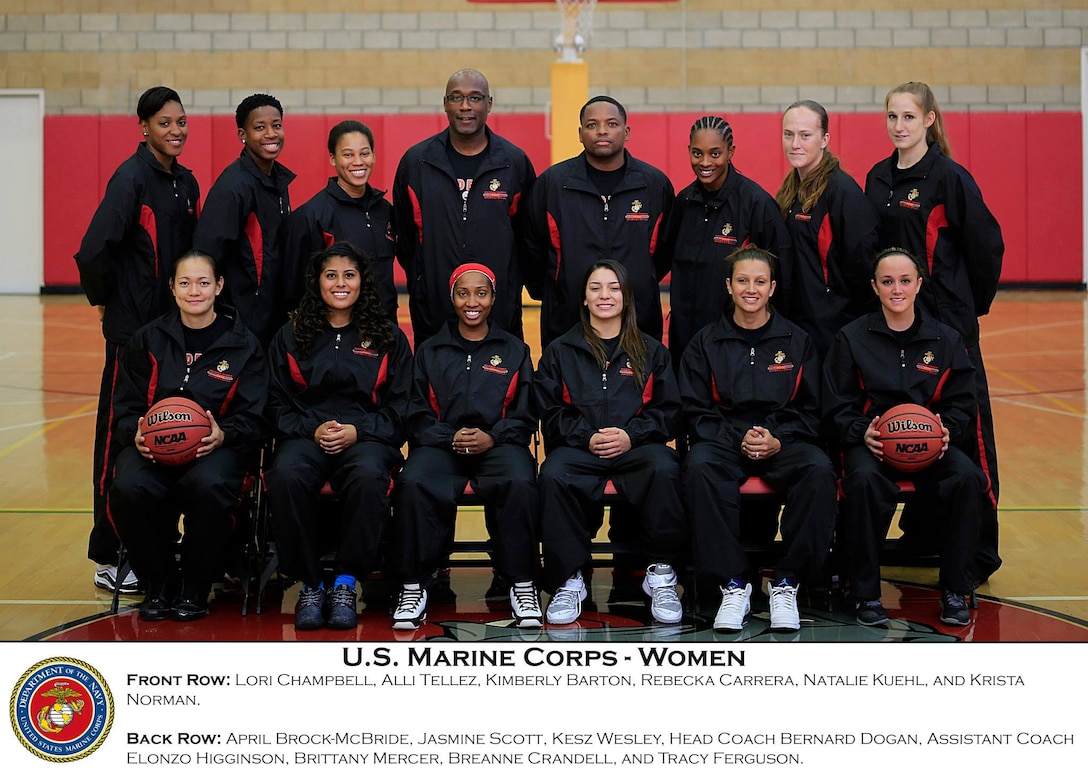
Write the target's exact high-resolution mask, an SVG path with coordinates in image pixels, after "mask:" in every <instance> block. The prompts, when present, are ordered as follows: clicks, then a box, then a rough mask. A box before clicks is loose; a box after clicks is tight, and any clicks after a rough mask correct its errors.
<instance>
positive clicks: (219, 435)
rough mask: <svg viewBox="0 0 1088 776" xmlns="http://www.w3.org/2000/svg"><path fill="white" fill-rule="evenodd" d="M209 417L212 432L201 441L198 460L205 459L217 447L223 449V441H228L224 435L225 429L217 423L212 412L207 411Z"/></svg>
mask: <svg viewBox="0 0 1088 776" xmlns="http://www.w3.org/2000/svg"><path fill="white" fill-rule="evenodd" d="M206 414H207V416H208V422H209V423H211V424H212V428H211V431H209V432H208V435H207V436H206V437H204V438H203V439H201V440H200V444H201V447H200V449H199V450H197V451H196V457H197V458H203V457H204V456H206V455H207V454H208V453H210V452H212V451H213V450H215V449H216V448H217V447H221V446H222V444H223V441H224V440H225V439H226V435H225V434H224V433H223V429H221V428H220V427H219V424H218V423H216V421H215V417H214V416H213V415H212V413H211V410H206Z"/></svg>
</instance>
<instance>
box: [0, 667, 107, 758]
mask: <svg viewBox="0 0 1088 776" xmlns="http://www.w3.org/2000/svg"><path fill="white" fill-rule="evenodd" d="M9 709H10V712H11V726H12V728H13V729H14V730H15V736H16V737H17V738H18V739H19V741H20V742H21V743H22V745H23V746H25V747H26V748H27V750H28V751H30V752H31V753H32V754H35V755H37V756H38V757H40V758H41V759H43V760H48V761H49V762H57V763H63V762H69V761H71V760H79V759H81V758H83V757H86V756H87V755H89V754H90V753H91V752H93V751H94V750H95V749H97V748H98V747H99V746H100V745H101V743H102V742H103V741H105V740H106V736H107V735H109V732H110V728H111V727H113V712H114V706H113V694H112V693H111V692H110V688H109V686H108V685H107V684H106V680H105V679H103V678H102V675H101V674H99V673H98V671H96V670H95V669H94V668H93V667H91V666H90V665H89V664H87V663H84V662H82V661H80V660H73V659H72V658H68V657H54V658H49V659H48V660H43V661H41V662H40V663H37V664H35V665H34V666H33V667H32V668H30V670H28V671H27V672H26V673H25V674H23V676H22V678H21V679H19V681H18V683H17V684H16V685H15V689H14V690H12V693H11V704H10V706H9Z"/></svg>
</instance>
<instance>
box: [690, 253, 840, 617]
mask: <svg viewBox="0 0 1088 776" xmlns="http://www.w3.org/2000/svg"><path fill="white" fill-rule="evenodd" d="M776 262H777V260H776V259H775V257H774V256H772V255H771V254H770V253H768V252H767V251H765V250H762V249H760V248H756V247H748V248H741V249H740V250H738V251H735V252H734V253H733V254H732V255H731V256H730V257H729V259H728V260H727V261H726V281H725V287H726V291H727V293H728V295H729V297H730V299H731V300H732V305H731V306H732V310H727V311H726V312H725V313H724V314H723V315H722V317H721V318H720V319H719V320H718V322H717V323H712V324H710V325H709V326H706V327H704V328H703V329H702V330H700V331H699V333H698V334H696V335H695V337H694V338H693V339H692V341H691V343H690V344H689V345H688V347H687V349H686V350H685V351H684V357H683V359H682V360H681V363H680V393H681V396H682V397H683V401H682V403H683V407H684V419H685V422H686V425H687V429H688V434H689V440H690V443H691V449H690V451H689V452H688V455H687V457H686V458H685V459H684V497H685V501H686V505H687V508H688V514H689V515H690V516H691V520H692V531H693V533H694V561H695V574H696V577H701V578H703V579H708V580H710V581H713V582H714V584H717V585H718V586H719V587H720V589H721V591H722V602H721V606H720V607H719V609H718V613H717V615H716V616H715V618H714V629H715V630H719V631H738V630H740V629H741V628H743V627H744V623H745V621H746V620H747V618H748V615H749V613H750V612H751V594H752V585H751V584H750V583H749V582H748V580H747V578H746V576H745V572H746V570H747V568H748V563H747V558H746V556H745V553H744V547H743V545H742V544H741V540H740V536H741V533H740V519H741V508H740V485H741V483H742V482H743V481H744V480H746V479H747V478H748V477H754V476H758V477H762V478H763V479H764V480H766V482H767V483H768V484H769V485H770V486H771V487H772V488H774V490H775V492H777V493H779V494H781V496H782V497H783V498H784V500H785V508H784V509H783V511H782V539H783V543H784V544H785V555H784V556H783V557H782V558H781V559H780V560H778V561H777V563H776V564H775V568H774V573H773V577H772V579H771V580H770V581H769V582H768V583H767V594H768V595H769V596H770V615H771V628H772V629H774V630H785V631H794V630H797V629H798V628H800V627H801V619H800V614H799V613H798V610H797V589H798V581H799V580H811V579H816V578H818V577H819V575H820V573H821V572H822V571H823V567H824V561H825V560H826V559H827V553H828V550H829V549H830V547H831V537H832V533H833V531H834V526H835V513H836V503H835V471H834V469H833V468H832V466H831V461H830V460H828V457H827V454H826V453H824V451H823V450H822V449H821V447H820V446H819V428H820V368H819V360H818V359H817V356H816V347H815V344H814V343H813V341H812V339H811V338H810V337H809V336H808V335H807V334H806V333H805V332H804V331H803V330H801V329H800V328H798V327H797V326H795V325H794V324H792V323H790V322H789V321H788V320H786V319H785V318H783V317H782V316H781V314H779V313H777V312H774V311H772V309H771V307H770V305H769V302H770V301H771V297H772V295H773V294H774V293H775V286H776V283H775V274H776V273H775V264H776Z"/></svg>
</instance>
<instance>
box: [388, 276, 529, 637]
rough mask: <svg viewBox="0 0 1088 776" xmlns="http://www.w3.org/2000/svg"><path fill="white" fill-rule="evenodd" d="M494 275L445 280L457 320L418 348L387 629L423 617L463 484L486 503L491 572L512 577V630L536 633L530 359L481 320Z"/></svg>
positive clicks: (412, 624) (411, 626)
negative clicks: (395, 596)
mask: <svg viewBox="0 0 1088 776" xmlns="http://www.w3.org/2000/svg"><path fill="white" fill-rule="evenodd" d="M495 287H496V283H495V274H494V273H493V272H492V271H491V270H490V269H488V268H487V267H486V266H484V265H483V264H462V265H461V266H459V267H457V268H456V269H455V270H454V271H453V274H452V275H451V276H450V297H451V299H452V301H453V308H454V311H455V312H456V314H457V321H456V322H452V321H451V322H450V323H448V324H447V325H446V327H445V328H443V329H441V330H440V331H439V332H438V333H437V334H435V335H434V336H433V337H431V338H430V339H428V340H427V341H426V342H424V343H423V344H422V345H420V346H419V348H418V350H417V352H416V356H415V368H414V370H413V381H412V396H411V401H410V404H409V410H408V443H409V447H410V453H409V456H408V462H407V463H406V464H405V466H404V470H403V471H402V472H401V474H400V477H399V478H398V483H397V492H396V499H397V503H396V506H397V509H396V523H395V525H396V537H397V541H396V549H395V550H394V554H395V557H396V558H397V564H398V572H399V576H400V578H401V580H402V582H403V586H402V588H401V592H400V598H399V600H398V602H397V606H396V609H395V610H394V612H393V628H395V629H397V630H415V629H416V628H418V627H419V625H420V623H421V622H422V621H423V620H424V619H426V617H427V590H426V588H425V587H423V585H422V584H421V583H422V581H423V580H426V579H430V578H431V577H432V576H433V573H434V571H435V570H436V569H437V568H438V566H439V564H440V563H441V561H442V558H443V557H444V554H445V553H446V551H447V547H448V545H449V542H450V539H451V538H452V532H453V526H454V520H455V518H456V515H457V497H458V496H460V495H461V494H462V493H463V492H464V490H465V485H466V484H467V483H471V484H472V489H473V490H474V491H475V492H476V493H478V494H479V495H480V497H481V498H482V499H483V500H484V505H485V508H486V509H487V512H488V520H487V523H488V529H489V531H490V533H491V541H492V543H493V546H494V556H495V565H496V570H497V571H498V573H499V575H500V576H501V577H503V578H506V579H509V580H510V581H511V583H512V585H511V587H510V609H511V612H512V614H513V624H514V626H515V627H519V628H539V627H540V626H541V624H542V614H541V610H540V598H539V596H538V595H537V590H536V584H535V577H536V575H537V570H538V568H539V559H538V551H537V546H538V542H539V539H538V538H537V533H538V531H537V497H536V460H535V459H534V458H533V456H532V454H531V453H530V452H529V447H528V445H529V440H530V439H531V438H532V436H533V432H534V431H535V429H536V422H537V419H536V413H535V411H534V409H533V404H532V397H531V387H532V379H533V362H532V358H531V357H530V354H529V347H528V346H527V345H526V344H525V343H524V342H522V341H521V340H520V339H518V338H516V337H514V336H513V335H511V334H508V333H507V332H505V331H502V330H501V329H499V328H497V327H492V326H490V325H489V324H488V321H487V319H488V315H489V313H490V312H491V308H492V306H493V305H494V303H495Z"/></svg>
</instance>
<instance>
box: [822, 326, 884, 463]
mask: <svg viewBox="0 0 1088 776" xmlns="http://www.w3.org/2000/svg"><path fill="white" fill-rule="evenodd" d="M823 393H824V395H823V415H824V425H825V427H826V428H827V429H829V433H831V434H832V435H833V438H834V440H835V441H837V442H841V443H842V444H846V445H858V444H862V443H864V441H865V429H867V428H868V427H869V424H870V423H871V422H872V420H873V418H874V417H875V415H874V414H873V413H871V412H867V404H868V397H867V396H866V394H865V391H864V389H863V388H862V384H861V376H860V374H859V373H858V368H857V364H855V363H854V355H853V352H852V351H851V349H850V345H849V343H848V342H847V340H846V337H845V336H844V335H843V332H841V331H840V332H839V333H838V334H836V335H835V341H834V342H833V343H831V349H830V350H828V352H827V362H826V363H825V364H824V379H823Z"/></svg>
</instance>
